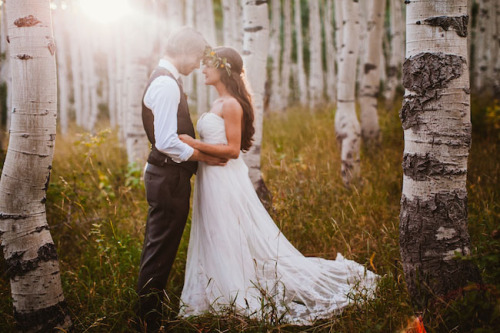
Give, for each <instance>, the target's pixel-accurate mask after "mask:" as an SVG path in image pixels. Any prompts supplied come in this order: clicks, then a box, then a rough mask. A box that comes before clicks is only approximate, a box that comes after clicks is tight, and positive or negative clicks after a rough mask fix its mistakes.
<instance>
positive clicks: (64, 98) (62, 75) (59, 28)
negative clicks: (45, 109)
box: [52, 1, 70, 134]
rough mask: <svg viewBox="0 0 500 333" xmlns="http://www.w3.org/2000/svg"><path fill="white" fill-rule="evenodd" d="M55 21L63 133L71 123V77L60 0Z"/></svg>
mask: <svg viewBox="0 0 500 333" xmlns="http://www.w3.org/2000/svg"><path fill="white" fill-rule="evenodd" d="M52 13H53V22H54V38H55V40H56V45H57V53H56V60H57V83H58V85H57V87H58V91H59V98H58V101H59V125H60V126H59V128H60V129H61V133H62V134H66V133H67V132H68V125H69V119H68V116H69V110H68V109H69V89H68V88H69V86H70V84H69V79H68V62H67V53H66V52H67V42H66V35H65V31H66V29H67V26H66V11H65V10H63V9H62V8H61V2H60V1H59V2H58V6H57V9H55V10H53V11H52Z"/></svg>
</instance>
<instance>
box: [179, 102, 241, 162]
mask: <svg viewBox="0 0 500 333" xmlns="http://www.w3.org/2000/svg"><path fill="white" fill-rule="evenodd" d="M222 117H223V119H224V126H225V128H226V138H227V144H210V143H205V142H201V141H200V140H196V139H193V138H192V137H190V136H188V135H180V136H179V138H180V139H181V140H182V141H184V142H185V143H187V144H188V145H190V146H191V147H193V148H195V149H198V150H199V151H201V152H203V153H205V154H209V155H213V156H217V157H221V158H233V159H234V158H238V156H239V155H240V148H241V120H242V117H243V109H242V108H241V105H240V103H238V101H237V100H235V99H233V98H231V99H228V100H226V101H224V104H223V105H222Z"/></svg>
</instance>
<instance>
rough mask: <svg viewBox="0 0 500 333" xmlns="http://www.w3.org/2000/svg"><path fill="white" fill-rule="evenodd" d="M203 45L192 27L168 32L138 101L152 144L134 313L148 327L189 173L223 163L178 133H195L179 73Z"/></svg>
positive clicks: (175, 242)
mask: <svg viewBox="0 0 500 333" xmlns="http://www.w3.org/2000/svg"><path fill="white" fill-rule="evenodd" d="M206 46H207V42H206V41H205V39H204V38H203V36H202V35H201V34H200V33H199V32H197V31H196V30H194V29H192V28H187V27H185V28H181V29H180V30H178V31H176V32H173V33H172V34H171V35H170V36H169V38H168V40H167V46H166V55H165V57H164V58H162V59H161V60H160V62H159V64H158V67H157V68H156V69H155V70H154V71H153V73H152V74H151V77H150V79H149V83H148V85H147V87H146V90H145V93H144V98H143V102H142V120H143V125H144V129H145V130H146V134H147V136H148V139H149V141H150V142H151V145H152V147H151V153H150V154H149V157H148V163H147V167H146V172H145V174H144V183H145V187H146V198H147V200H148V203H149V210H148V217H147V222H146V233H145V236H144V245H143V250H142V255H141V263H140V270H139V279H138V284H137V293H138V295H139V304H138V308H137V316H138V317H139V320H140V321H141V323H140V326H141V328H144V327H146V328H147V331H148V332H156V331H157V330H158V329H159V328H160V323H161V299H162V297H161V296H162V291H163V288H165V286H166V283H167V278H168V275H169V273H170V269H171V268H172V264H173V262H174V259H175V256H176V253H177V249H178V247H179V243H180V240H181V236H182V233H183V230H184V226H185V224H186V220H187V217H188V213H189V198H190V194H191V181H190V179H191V176H192V175H193V174H194V173H196V169H197V161H203V162H206V163H208V164H212V165H224V164H225V163H226V161H224V160H222V159H219V158H216V157H213V156H210V155H206V154H204V153H202V152H200V151H198V150H196V149H193V148H191V147H190V146H188V145H187V144H185V143H183V142H182V141H180V140H179V137H178V134H187V135H190V136H192V137H194V135H195V133H194V128H193V123H192V121H191V118H190V116H189V109H188V104H187V99H186V95H185V94H184V91H183V89H182V83H181V80H180V74H183V75H188V74H190V73H191V72H192V71H193V70H194V69H196V68H199V67H200V61H201V60H202V57H203V54H204V50H205V47H206Z"/></svg>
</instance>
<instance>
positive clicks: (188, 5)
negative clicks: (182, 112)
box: [162, 0, 198, 107]
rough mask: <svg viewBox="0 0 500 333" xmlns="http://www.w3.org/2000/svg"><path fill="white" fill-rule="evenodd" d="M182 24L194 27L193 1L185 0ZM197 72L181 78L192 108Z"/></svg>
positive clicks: (194, 101)
mask: <svg viewBox="0 0 500 333" xmlns="http://www.w3.org/2000/svg"><path fill="white" fill-rule="evenodd" d="M184 5H185V6H184V7H185V10H184V23H185V25H186V26H188V27H193V28H194V27H195V26H196V22H195V17H194V14H195V13H194V0H187V1H186V2H185V4H184ZM162 52H163V50H162ZM197 74H198V72H197V71H194V72H193V73H192V74H191V75H188V76H186V77H185V78H183V89H184V92H185V93H186V95H188V105H189V107H192V105H193V103H194V104H196V94H195V90H196V89H195V77H196V76H197Z"/></svg>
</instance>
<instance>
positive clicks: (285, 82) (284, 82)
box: [279, 0, 292, 110]
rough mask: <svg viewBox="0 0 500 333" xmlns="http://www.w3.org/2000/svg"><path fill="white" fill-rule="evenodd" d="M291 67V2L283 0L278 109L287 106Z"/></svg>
mask: <svg viewBox="0 0 500 333" xmlns="http://www.w3.org/2000/svg"><path fill="white" fill-rule="evenodd" d="M291 69H292V2H291V0H283V64H282V66H281V78H280V81H281V100H280V102H279V109H280V110H284V109H286V108H287V107H288V100H289V97H290V75H291Z"/></svg>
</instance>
